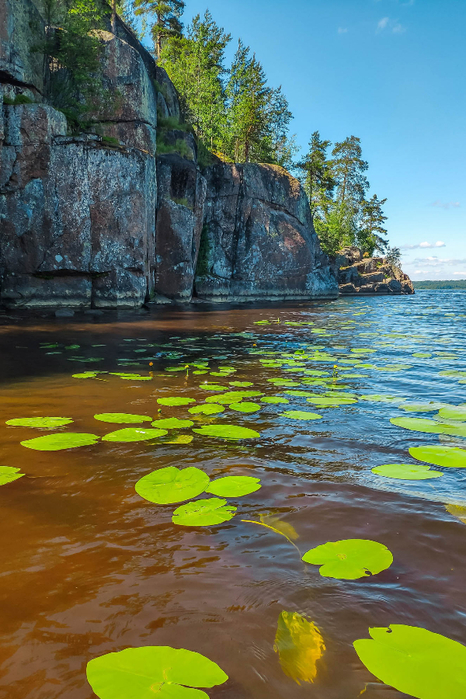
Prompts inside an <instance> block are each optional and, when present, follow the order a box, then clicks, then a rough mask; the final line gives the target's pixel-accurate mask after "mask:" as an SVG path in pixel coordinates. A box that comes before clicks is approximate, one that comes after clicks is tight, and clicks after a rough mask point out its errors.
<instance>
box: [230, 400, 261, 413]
mask: <svg viewBox="0 0 466 699" xmlns="http://www.w3.org/2000/svg"><path fill="white" fill-rule="evenodd" d="M229 408H231V410H236V411H237V412H238V413H257V411H258V410H260V409H261V406H260V405H259V403H251V402H249V401H243V402H242V403H230V405H229Z"/></svg>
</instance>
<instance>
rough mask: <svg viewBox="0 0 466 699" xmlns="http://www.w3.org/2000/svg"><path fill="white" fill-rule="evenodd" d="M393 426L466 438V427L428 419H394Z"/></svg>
mask: <svg viewBox="0 0 466 699" xmlns="http://www.w3.org/2000/svg"><path fill="white" fill-rule="evenodd" d="M390 422H391V423H392V425H396V426H397V427H403V428H404V429H405V430H414V431H415V432H425V433H427V434H448V435H451V436H456V437H466V425H451V424H447V423H442V422H436V421H435V420H428V419H427V418H424V419H423V418H415V417H392V418H391V419H390Z"/></svg>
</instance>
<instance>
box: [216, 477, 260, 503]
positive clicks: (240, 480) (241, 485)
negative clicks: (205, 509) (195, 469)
mask: <svg viewBox="0 0 466 699" xmlns="http://www.w3.org/2000/svg"><path fill="white" fill-rule="evenodd" d="M260 488H261V484H260V478H253V477H252V476H225V477H224V478H217V479H216V480H215V481H212V482H211V483H210V485H209V486H208V488H206V493H212V495H218V496H219V497H221V498H233V497H242V496H243V495H249V494H250V493H255V492H256V490H259V489H260Z"/></svg>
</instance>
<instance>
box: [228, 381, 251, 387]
mask: <svg viewBox="0 0 466 699" xmlns="http://www.w3.org/2000/svg"><path fill="white" fill-rule="evenodd" d="M229 384H230V386H236V387H237V388H247V387H248V386H254V384H253V383H251V381H230V382H229Z"/></svg>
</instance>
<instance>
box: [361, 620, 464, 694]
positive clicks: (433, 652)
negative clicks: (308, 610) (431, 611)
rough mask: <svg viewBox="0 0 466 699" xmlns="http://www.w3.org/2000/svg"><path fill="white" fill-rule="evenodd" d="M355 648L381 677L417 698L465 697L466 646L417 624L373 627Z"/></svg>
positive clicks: (370, 670) (387, 682) (369, 666)
mask: <svg viewBox="0 0 466 699" xmlns="http://www.w3.org/2000/svg"><path fill="white" fill-rule="evenodd" d="M369 634H370V635H371V637H372V639H373V640H370V639H368V638H367V639H365V638H364V639H360V640H358V641H355V642H354V644H353V645H354V648H355V650H356V653H357V654H358V656H359V659H360V660H361V662H362V663H363V664H364V665H365V666H366V668H367V669H368V670H369V672H371V673H372V674H373V675H375V677H377V679H379V680H380V681H381V682H383V683H384V684H388V685H389V686H390V687H394V688H395V689H397V690H398V691H400V692H402V693H403V694H408V695H409V696H412V697H417V699H464V697H465V696H466V646H464V645H462V644H461V643H458V642H457V641H453V640H452V639H450V638H447V637H446V636H441V635H440V634H437V633H433V632H432V631H427V629H422V628H420V627H417V626H405V625H403V624H390V626H389V627H388V628H382V627H379V628H372V629H369Z"/></svg>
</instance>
